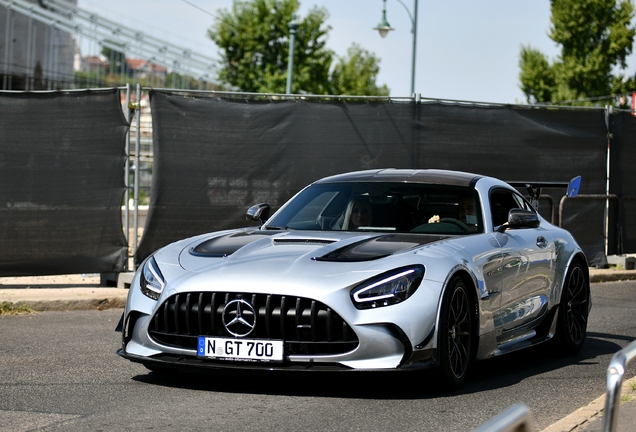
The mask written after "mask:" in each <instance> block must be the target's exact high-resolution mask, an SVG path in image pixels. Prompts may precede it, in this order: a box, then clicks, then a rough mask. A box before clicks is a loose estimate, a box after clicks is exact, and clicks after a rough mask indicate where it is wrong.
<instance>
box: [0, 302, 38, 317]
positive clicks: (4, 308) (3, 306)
mask: <svg viewBox="0 0 636 432" xmlns="http://www.w3.org/2000/svg"><path fill="white" fill-rule="evenodd" d="M30 313H33V311H32V310H31V309H30V308H28V307H26V306H22V305H14V304H13V303H9V302H6V301H5V302H2V303H0V315H18V314H30Z"/></svg>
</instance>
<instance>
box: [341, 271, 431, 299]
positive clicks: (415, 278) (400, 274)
mask: <svg viewBox="0 0 636 432" xmlns="http://www.w3.org/2000/svg"><path fill="white" fill-rule="evenodd" d="M423 277H424V266H422V265H415V266H409V267H402V268H399V269H395V270H392V271H390V272H387V273H383V274H381V275H379V276H376V277H374V278H372V279H369V280H367V281H364V282H363V283H361V284H359V285H358V286H356V287H355V288H354V289H353V290H351V300H352V301H353V305H354V306H355V307H356V308H358V309H371V308H377V307H382V306H390V305H394V304H396V303H400V302H403V301H404V300H406V299H407V298H409V297H411V296H412V295H413V293H414V292H415V290H417V288H418V287H419V286H420V283H421V282H422V278H423Z"/></svg>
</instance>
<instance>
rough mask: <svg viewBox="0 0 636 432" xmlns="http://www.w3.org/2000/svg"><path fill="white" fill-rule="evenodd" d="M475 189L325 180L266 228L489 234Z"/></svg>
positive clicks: (299, 198) (272, 220)
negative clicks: (486, 230) (484, 226)
mask: <svg viewBox="0 0 636 432" xmlns="http://www.w3.org/2000/svg"><path fill="white" fill-rule="evenodd" d="M481 214H482V212H481V205H480V203H479V199H478V195H477V193H476V191H475V190H474V189H472V188H469V187H458V186H446V185H429V184H418V183H380V182H369V183H351V182H347V183H325V184H314V185H311V186H309V187H308V188H306V189H305V190H303V191H302V192H301V193H300V194H298V195H297V196H296V197H295V198H294V199H293V200H291V201H290V202H288V203H287V204H286V205H285V207H283V209H282V210H281V211H280V212H279V213H278V214H277V215H276V216H275V217H274V218H272V219H270V220H269V221H267V223H266V224H265V226H264V228H265V229H267V228H268V227H269V228H273V227H281V228H282V227H284V228H289V229H295V230H323V231H358V230H361V231H382V232H415V233H435V234H462V233H463V234H472V233H479V232H483V222H482V216H481Z"/></svg>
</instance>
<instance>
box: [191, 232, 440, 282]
mask: <svg viewBox="0 0 636 432" xmlns="http://www.w3.org/2000/svg"><path fill="white" fill-rule="evenodd" d="M446 238H448V236H440V235H423V234H398V233H387V234H382V233H377V232H375V233H355V232H333V231H330V232H320V231H284V232H281V231H261V230H253V229H252V230H235V231H230V232H225V233H222V234H216V235H214V234H211V235H209V236H207V237H198V238H197V239H196V240H195V241H193V242H191V243H190V244H188V245H187V246H186V247H184V248H182V250H181V252H180V256H179V263H180V265H181V267H182V268H183V269H184V270H187V271H189V272H201V271H206V270H208V269H210V270H211V269H215V270H219V269H220V268H228V269H229V268H233V269H235V270H236V271H250V270H249V269H250V268H251V269H254V270H255V269H258V272H259V274H261V275H262V274H264V273H270V272H275V273H280V272H284V271H287V270H289V269H290V268H291V267H293V266H297V265H301V264H300V263H302V266H311V265H312V263H313V265H314V266H315V265H316V263H317V262H325V263H327V262H328V263H361V264H362V263H369V262H373V261H377V260H381V259H382V258H387V257H391V256H395V255H397V254H401V253H406V252H409V251H412V250H415V249H417V248H419V247H421V246H423V245H426V244H429V243H432V242H436V241H441V240H444V239H446Z"/></svg>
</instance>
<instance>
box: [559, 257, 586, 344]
mask: <svg viewBox="0 0 636 432" xmlns="http://www.w3.org/2000/svg"><path fill="white" fill-rule="evenodd" d="M589 310H590V284H589V280H588V278H587V276H586V273H585V270H584V269H583V266H582V264H581V263H580V262H579V261H575V262H573V263H572V266H571V267H570V269H569V270H568V273H567V277H566V279H565V284H564V286H563V292H562V293H561V302H560V303H559V316H558V318H557V328H556V336H555V339H556V341H557V343H558V346H559V347H560V348H561V350H562V351H563V353H565V354H567V355H574V354H576V353H577V352H579V350H580V349H581V347H582V346H583V341H584V340H585V335H586V333H587V318H588V314H589Z"/></svg>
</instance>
